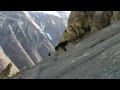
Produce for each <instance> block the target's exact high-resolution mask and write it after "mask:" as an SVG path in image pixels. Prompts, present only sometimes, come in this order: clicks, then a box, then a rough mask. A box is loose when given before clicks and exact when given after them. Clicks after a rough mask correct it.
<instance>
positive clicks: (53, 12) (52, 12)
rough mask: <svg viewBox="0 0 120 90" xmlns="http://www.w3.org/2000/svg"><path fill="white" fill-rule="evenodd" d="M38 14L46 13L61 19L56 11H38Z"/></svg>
mask: <svg viewBox="0 0 120 90" xmlns="http://www.w3.org/2000/svg"><path fill="white" fill-rule="evenodd" d="M37 12H44V13H48V14H54V15H56V16H59V17H61V16H60V15H59V14H58V13H57V12H56V11H37ZM63 12H66V13H68V14H69V13H70V11H63Z"/></svg>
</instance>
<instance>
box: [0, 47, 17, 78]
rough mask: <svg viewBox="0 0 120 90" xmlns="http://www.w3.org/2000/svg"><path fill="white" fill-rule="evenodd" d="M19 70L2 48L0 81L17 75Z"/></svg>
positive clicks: (0, 49)
mask: <svg viewBox="0 0 120 90" xmlns="http://www.w3.org/2000/svg"><path fill="white" fill-rule="evenodd" d="M17 72H19V69H18V68H17V67H16V66H15V65H14V63H13V62H12V61H11V60H10V59H9V58H8V57H7V56H6V55H5V53H4V51H3V50H2V48H1V47H0V79H4V78H6V77H9V76H13V75H15V74H16V73H17Z"/></svg>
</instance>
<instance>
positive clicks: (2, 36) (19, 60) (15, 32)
mask: <svg viewBox="0 0 120 90" xmlns="http://www.w3.org/2000/svg"><path fill="white" fill-rule="evenodd" d="M0 46H1V48H2V49H3V50H4V53H5V54H6V55H7V56H8V57H9V58H10V59H11V60H12V62H13V63H14V64H15V65H16V66H17V67H18V69H22V68H25V67H32V66H34V65H35V64H36V63H38V62H40V61H41V60H42V58H44V57H46V56H48V53H53V52H54V51H55V50H54V47H53V45H52V44H51V42H50V41H49V40H48V39H47V37H46V35H45V34H44V32H43V31H42V30H41V28H40V27H39V26H38V25H37V24H36V23H35V22H34V21H33V20H32V19H31V17H30V16H29V14H28V13H27V12H22V11H0Z"/></svg>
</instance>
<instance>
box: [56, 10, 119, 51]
mask: <svg viewBox="0 0 120 90" xmlns="http://www.w3.org/2000/svg"><path fill="white" fill-rule="evenodd" d="M119 19H120V11H71V13H70V16H69V19H68V26H67V29H66V30H65V31H64V33H63V35H62V37H61V40H60V42H59V44H58V46H57V47H56V48H57V49H56V50H59V49H60V48H63V46H60V45H61V43H64V42H66V41H67V42H72V41H75V40H76V39H78V38H82V37H83V36H84V35H86V34H87V33H89V32H95V31H98V30H101V29H102V28H104V27H106V26H109V25H110V24H112V23H114V22H116V21H118V20H119Z"/></svg>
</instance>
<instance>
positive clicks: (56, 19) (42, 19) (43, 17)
mask: <svg viewBox="0 0 120 90" xmlns="http://www.w3.org/2000/svg"><path fill="white" fill-rule="evenodd" d="M49 12H50V11H49ZM29 13H30V15H31V17H32V19H33V20H34V21H35V22H36V23H37V24H38V25H39V26H40V27H41V29H42V30H43V32H44V33H45V35H46V36H47V38H48V39H49V40H50V41H51V43H52V44H53V46H54V47H55V46H56V45H57V44H58V43H59V40H60V37H61V36H62V33H63V32H64V31H65V28H66V25H67V19H68V16H69V15H68V14H66V13H65V12H63V11H57V12H55V13H56V15H54V14H49V13H47V12H35V11H29Z"/></svg>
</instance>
